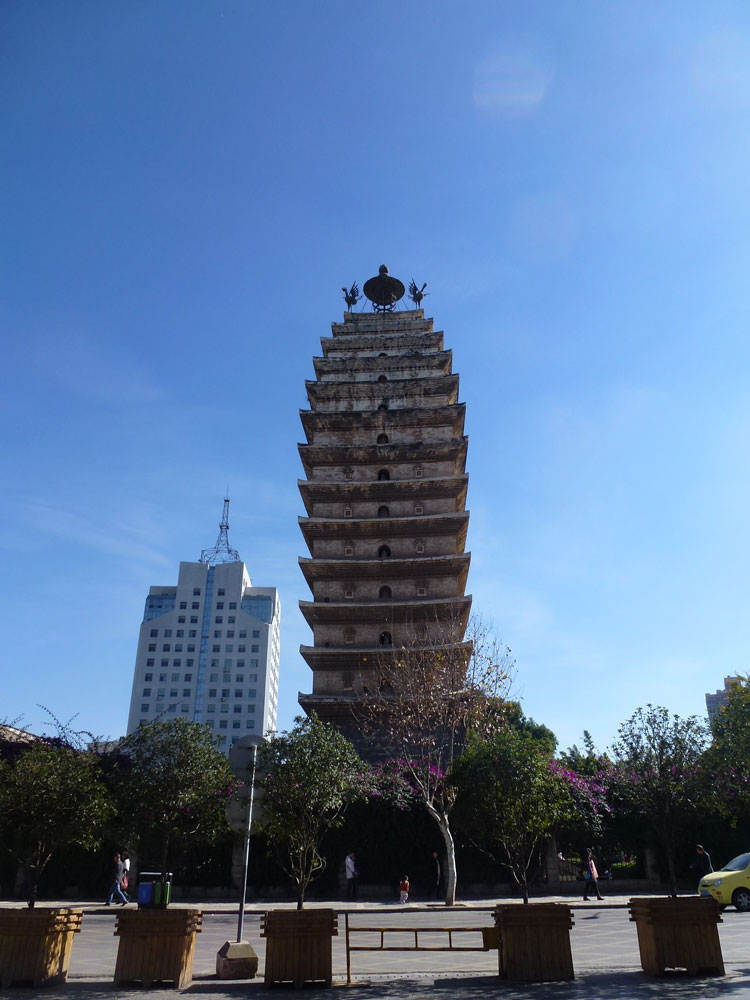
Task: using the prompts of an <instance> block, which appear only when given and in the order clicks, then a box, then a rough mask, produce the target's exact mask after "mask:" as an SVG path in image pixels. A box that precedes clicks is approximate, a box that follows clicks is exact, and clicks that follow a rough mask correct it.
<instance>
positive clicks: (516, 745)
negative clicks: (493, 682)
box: [452, 726, 573, 903]
mask: <svg viewBox="0 0 750 1000" xmlns="http://www.w3.org/2000/svg"><path fill="white" fill-rule="evenodd" d="M552 764H553V762H552V760H551V753H550V745H549V742H548V741H547V740H539V739H537V738H535V736H534V735H533V733H532V732H530V731H528V730H526V731H525V730H523V729H518V728H516V727H514V726H505V727H504V728H502V729H500V730H498V731H496V732H494V733H492V734H491V735H490V736H489V737H488V738H481V737H479V736H478V735H476V734H470V736H469V740H468V745H467V747H466V749H465V750H464V752H463V753H462V754H461V757H460V758H459V760H458V761H457V762H456V764H455V766H454V768H453V772H452V778H453V782H454V784H455V786H456V787H457V788H458V800H457V805H456V822H457V824H458V825H459V826H460V827H461V829H462V830H463V832H464V833H465V834H466V836H467V837H468V839H469V840H470V841H471V842H472V843H473V844H474V846H475V847H477V848H479V850H481V851H483V852H484V853H485V854H486V855H487V856H488V857H490V858H492V860H493V861H495V862H496V863H497V864H500V865H502V866H504V867H505V868H507V869H508V871H509V872H510V874H511V875H512V877H513V880H514V881H515V882H516V884H517V885H518V886H519V888H520V889H521V892H522V894H523V901H524V903H528V901H529V881H530V877H531V875H533V873H534V869H535V867H536V866H538V863H539V855H540V848H541V845H542V842H543V840H544V839H545V838H546V837H549V836H550V835H551V834H552V833H553V831H554V829H555V826H556V824H557V823H559V822H560V821H561V820H562V819H563V818H564V817H566V816H568V815H569V814H570V813H571V812H572V809H573V800H572V797H571V795H570V792H569V790H568V786H567V782H566V781H565V780H564V779H563V778H562V777H561V775H560V774H559V773H558V771H557V770H556V769H555V768H554V767H553V766H552Z"/></svg>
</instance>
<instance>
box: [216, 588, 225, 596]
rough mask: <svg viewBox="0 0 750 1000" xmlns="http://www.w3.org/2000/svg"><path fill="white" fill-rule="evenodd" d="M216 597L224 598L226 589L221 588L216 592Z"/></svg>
mask: <svg viewBox="0 0 750 1000" xmlns="http://www.w3.org/2000/svg"><path fill="white" fill-rule="evenodd" d="M216 596H217V597H223V596H224V588H223V587H219V589H218V590H217V591H216Z"/></svg>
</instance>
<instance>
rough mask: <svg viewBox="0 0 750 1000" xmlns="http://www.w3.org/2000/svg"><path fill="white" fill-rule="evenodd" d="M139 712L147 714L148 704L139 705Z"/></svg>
mask: <svg viewBox="0 0 750 1000" xmlns="http://www.w3.org/2000/svg"><path fill="white" fill-rule="evenodd" d="M141 711H142V712H148V704H146V705H141Z"/></svg>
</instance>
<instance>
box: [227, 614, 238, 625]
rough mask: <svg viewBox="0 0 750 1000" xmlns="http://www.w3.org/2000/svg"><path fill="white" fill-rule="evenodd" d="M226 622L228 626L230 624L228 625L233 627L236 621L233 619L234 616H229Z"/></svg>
mask: <svg viewBox="0 0 750 1000" xmlns="http://www.w3.org/2000/svg"><path fill="white" fill-rule="evenodd" d="M227 621H228V622H229V624H230V625H234V623H235V621H236V618H235V616H234V615H230V616H229V617H228V618H227Z"/></svg>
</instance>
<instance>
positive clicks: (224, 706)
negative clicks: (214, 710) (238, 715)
mask: <svg viewBox="0 0 750 1000" xmlns="http://www.w3.org/2000/svg"><path fill="white" fill-rule="evenodd" d="M219 710H220V711H221V712H224V713H226V714H228V713H229V705H222V706H221V707H220V709H219Z"/></svg>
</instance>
